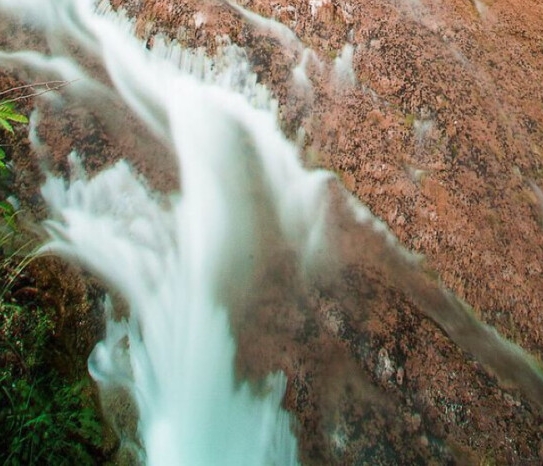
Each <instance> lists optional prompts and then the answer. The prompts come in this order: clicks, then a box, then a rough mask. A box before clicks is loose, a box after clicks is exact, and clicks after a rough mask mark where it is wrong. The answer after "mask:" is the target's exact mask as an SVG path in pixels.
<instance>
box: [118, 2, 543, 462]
mask: <svg viewBox="0 0 543 466" xmlns="http://www.w3.org/2000/svg"><path fill="white" fill-rule="evenodd" d="M113 4H114V5H115V4H116V5H122V6H123V7H124V8H126V9H127V10H128V11H129V12H130V14H131V15H134V17H136V18H137V21H138V23H139V24H141V25H142V26H141V29H142V30H145V31H144V33H145V34H146V35H147V36H148V37H151V39H149V40H150V41H152V36H153V33H155V32H158V31H160V32H162V33H166V34H168V35H169V36H170V37H172V38H177V39H178V40H179V41H180V42H181V43H182V44H184V45H186V46H190V47H197V46H202V47H206V48H207V50H208V51H209V53H211V54H212V53H213V52H214V43H215V41H214V38H215V37H216V36H217V35H222V34H227V35H228V36H229V37H230V38H231V40H232V42H234V43H236V44H238V45H240V46H242V47H245V48H246V51H247V54H248V56H249V59H250V61H251V63H252V64H253V66H254V70H255V71H256V72H257V73H258V76H259V79H260V80H261V82H263V83H265V84H266V85H268V86H269V87H270V88H271V89H272V90H273V93H274V95H275V96H276V97H277V99H278V100H279V102H280V116H281V124H282V126H283V129H284V131H285V132H286V133H287V134H288V135H289V136H290V137H291V138H292V139H295V138H296V131H297V129H298V128H299V127H300V126H302V127H303V128H304V130H305V136H304V139H303V144H302V146H303V153H304V154H305V157H306V161H307V164H308V165H309V166H322V167H326V168H329V169H331V170H334V171H335V172H336V173H338V176H339V177H340V178H341V179H342V180H343V182H344V184H345V185H346V187H347V188H348V189H349V190H350V191H351V192H352V193H354V194H355V195H356V196H357V197H358V198H359V199H361V200H362V201H363V202H364V203H365V204H366V205H368V206H369V207H370V208H371V210H372V211H373V212H374V213H375V214H376V215H378V216H380V217H381V218H382V219H383V220H384V221H386V222H387V223H388V225H389V226H390V228H391V229H392V230H393V232H394V233H395V234H396V235H397V237H398V238H399V239H400V241H401V242H402V244H403V245H405V246H406V247H407V248H409V249H411V250H413V251H416V252H420V253H422V254H424V255H425V256H426V260H427V264H428V267H429V268H430V269H433V270H435V271H437V273H438V274H439V276H440V278H441V280H442V282H443V284H444V286H446V287H447V288H449V289H450V290H452V291H453V292H454V293H455V294H456V295H457V296H459V297H461V298H463V299H464V300H465V301H467V302H469V303H470V304H471V305H472V306H473V307H474V308H475V310H476V313H477V314H478V316H479V317H480V318H481V319H482V320H483V321H485V322H487V323H488V324H490V325H492V326H494V327H495V328H496V329H497V330H498V331H499V332H500V333H501V334H503V335H504V336H506V337H507V338H509V339H510V340H512V341H514V342H516V343H518V344H519V345H521V346H522V347H523V348H525V349H526V350H527V351H528V352H530V353H531V354H533V355H534V356H535V357H536V358H540V357H541V348H542V347H543V341H542V336H541V332H540V326H541V311H542V309H541V302H542V297H543V231H542V204H541V194H540V193H541V191H540V189H541V187H542V185H543V152H542V151H543V105H542V91H543V85H542V82H543V60H542V53H543V48H542V43H543V42H542V40H543V20H542V19H541V18H543V10H542V8H543V7H542V6H541V5H540V4H539V3H538V2H535V1H528V2H505V1H499V0H498V1H492V2H490V1H485V2H483V1H478V0H476V1H475V2H474V3H472V2H463V1H459V0H458V1H456V0H454V1H451V2H438V3H436V2H430V1H421V2H409V1H401V0H399V1H395V2H384V1H372V2H336V1H323V2H309V1H308V2H305V1H299V2H287V1H279V0H278V1H275V2H264V1H258V0H255V1H250V0H249V1H244V2H242V5H243V6H244V7H245V8H247V9H249V10H251V11H253V12H256V13H258V14H260V15H262V16H264V17H266V18H273V19H275V20H276V21H277V22H279V23H281V24H283V25H285V26H287V27H289V28H290V29H292V30H293V31H294V32H295V34H296V36H297V38H298V39H299V42H290V43H289V42H288V40H286V39H285V37H281V36H280V35H276V34H274V33H273V31H271V29H267V30H266V28H263V27H259V26H258V25H255V24H251V23H250V22H249V21H247V20H244V19H243V18H242V17H241V15H240V14H239V13H237V12H236V11H234V10H233V9H232V8H230V7H228V6H226V5H224V4H222V3H218V2H209V3H205V4H202V3H201V2H191V1H186V2H166V1H150V2H145V3H142V2H135V1H126V2H113ZM528 12H530V13H529V14H528ZM149 21H151V26H150V25H149ZM144 25H145V26H144ZM346 43H350V44H352V45H353V47H354V53H353V67H354V75H355V78H356V79H355V83H354V84H350V83H349V80H348V79H343V80H341V79H338V78H337V77H336V78H334V77H333V71H332V68H333V66H334V60H335V59H336V58H338V57H340V56H341V53H342V49H343V47H344V45H345V44H346ZM304 48H310V49H312V50H313V51H314V52H315V55H316V56H317V57H318V61H317V60H314V59H311V58H309V59H308V62H307V63H308V65H307V66H306V72H307V76H308V79H309V80H310V82H311V88H303V87H300V86H299V85H297V84H296V83H295V81H294V79H293V74H292V70H293V68H294V67H295V66H296V65H297V64H298V63H300V62H301V61H302V57H303V54H304V52H303V50H304ZM322 69H324V70H325V71H321V70H322ZM364 247H365V245H364V244H360V248H364ZM361 284H365V285H361ZM341 286H342V287H344V288H346V289H348V291H349V292H350V296H354V298H343V302H342V301H341V300H339V302H338V298H337V296H327V295H326V292H323V290H322V289H320V290H319V291H315V290H313V291H308V292H307V294H305V295H304V296H305V298H304V299H306V300H309V301H312V302H311V304H307V303H306V305H307V308H311V309H318V310H319V311H318V312H316V313H312V314H311V316H310V317H308V316H307V315H306V316H304V315H302V316H300V313H302V314H303V312H302V311H301V310H300V308H302V309H303V308H304V305H300V303H299V302H298V303H297V304H296V305H293V304H292V303H291V305H290V306H289V305H288V304H285V306H286V307H287V308H290V310H288V311H287V310H285V311H284V315H285V316H287V317H284V319H286V320H287V321H288V325H285V327H288V328H289V331H285V329H281V331H279V330H277V332H276V334H275V335H274V334H273V331H270V332H269V336H268V337H267V338H266V337H260V341H259V345H258V348H255V347H254V345H253V344H252V343H253V341H252V336H251V332H250V331H245V332H241V335H240V354H243V356H242V357H241V356H240V358H242V359H243V360H241V361H240V367H241V368H245V369H244V370H245V375H248V374H250V373H251V372H252V373H253V375H259V373H260V372H261V373H264V372H265V371H266V370H269V369H270V368H277V367H281V368H283V369H284V370H286V372H287V373H288V374H289V377H290V378H289V387H288V391H287V396H286V400H285V404H286V406H287V408H288V409H290V410H291V411H292V412H294V413H295V414H296V417H297V423H298V430H299V435H300V445H301V458H302V460H303V462H304V463H306V464H538V463H540V462H541V461H543V458H542V457H541V444H542V443H543V437H542V435H543V433H542V431H541V427H540V426H541V411H540V410H539V409H538V408H537V407H536V406H534V405H532V404H531V403H530V402H529V401H528V400H526V399H525V398H524V397H523V396H521V395H520V394H519V393H518V392H517V391H515V390H514V389H506V388H504V387H501V386H500V385H499V384H498V383H497V380H496V379H495V378H494V377H493V376H492V375H491V374H489V373H488V372H487V371H485V369H484V368H483V367H481V366H480V364H479V363H478V362H477V361H476V360H474V359H473V358H472V356H471V355H470V354H466V353H464V352H463V351H461V350H460V349H458V347H456V345H454V344H453V343H452V342H451V341H450V340H449V339H448V338H447V337H446V335H445V334H444V333H443V331H442V330H441V329H439V328H438V327H437V326H436V325H435V324H434V323H433V322H432V321H430V320H428V319H427V318H425V317H424V316H423V315H422V314H421V313H420V311H419V310H418V309H417V308H416V307H415V306H414V305H413V304H412V300H411V299H410V297H409V296H407V295H405V293H404V292H402V291H401V290H397V289H394V288H391V287H390V285H389V283H387V281H386V279H385V278H384V277H383V276H380V275H379V273H378V272H376V271H375V270H371V269H369V270H368V268H367V267H365V266H364V264H359V265H358V266H357V267H352V268H350V269H347V270H346V271H344V272H343V276H342V277H341ZM361 288H362V289H361ZM277 293H278V294H280V293H284V291H281V287H280V283H279V284H278V290H277ZM349 299H351V301H352V302H345V301H346V300H349ZM288 301H289V300H286V302H288ZM282 302H283V303H285V300H284V299H282ZM259 309H260V308H259ZM294 309H295V310H294ZM281 312H282V311H281V310H280V309H278V308H277V306H268V307H266V306H263V307H262V308H261V310H260V311H259V312H258V315H259V316H260V317H258V318H256V317H255V319H257V320H258V319H260V320H259V321H258V325H255V328H256V327H259V328H262V325H263V321H265V320H266V319H268V320H270V322H271V321H274V322H275V320H274V319H275V318H276V317H277V314H281V315H283V314H282V313H281ZM248 325H249V324H248ZM270 325H271V324H270ZM274 325H275V326H276V324H274ZM274 328H275V327H274ZM256 361H258V362H259V363H258V364H257V363H256ZM259 364H260V365H261V366H262V367H260V368H259V367H257V366H258V365H259ZM244 370H243V369H242V370H241V372H242V373H244Z"/></svg>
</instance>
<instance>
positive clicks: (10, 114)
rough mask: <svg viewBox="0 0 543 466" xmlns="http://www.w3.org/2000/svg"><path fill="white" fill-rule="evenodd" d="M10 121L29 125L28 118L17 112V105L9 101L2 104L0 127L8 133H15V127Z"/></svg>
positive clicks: (0, 106)
mask: <svg viewBox="0 0 543 466" xmlns="http://www.w3.org/2000/svg"><path fill="white" fill-rule="evenodd" d="M10 121H16V122H18V123H28V118H27V117H26V116H24V115H22V114H20V113H19V112H17V110H15V104H14V103H13V102H10V101H9V100H7V101H4V102H0V126H1V127H2V128H4V129H5V130H6V131H8V132H10V133H13V126H12V125H11V123H10Z"/></svg>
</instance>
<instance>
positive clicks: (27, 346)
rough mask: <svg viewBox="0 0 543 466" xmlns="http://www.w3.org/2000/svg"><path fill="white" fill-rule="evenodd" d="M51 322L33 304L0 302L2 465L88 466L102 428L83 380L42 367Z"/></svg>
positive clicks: (44, 312)
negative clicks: (69, 379) (71, 379)
mask: <svg viewBox="0 0 543 466" xmlns="http://www.w3.org/2000/svg"><path fill="white" fill-rule="evenodd" d="M53 330H54V321H53V319H52V316H51V314H50V313H49V312H46V311H44V310H42V309H40V308H39V307H35V306H21V305H19V304H16V303H13V302H6V300H5V299H4V301H3V302H1V303H0V451H2V452H4V453H5V455H6V456H5V457H4V459H3V464H4V465H5V466H8V465H9V466H16V465H23V464H24V465H38V464H40V465H41V464H55V465H64V464H66V465H71V464H78V465H91V464H95V463H96V461H95V452H97V451H99V450H100V446H101V443H102V427H101V424H100V421H99V419H98V417H97V415H96V411H95V409H94V402H93V400H92V397H91V395H90V393H91V391H90V387H89V382H88V380H87V379H84V380H81V381H76V382H74V383H66V382H65V381H64V380H63V378H62V377H60V376H59V375H58V374H57V373H56V372H55V371H54V370H51V368H50V365H48V364H47V361H46V356H47V353H48V348H50V346H51V338H52V333H53Z"/></svg>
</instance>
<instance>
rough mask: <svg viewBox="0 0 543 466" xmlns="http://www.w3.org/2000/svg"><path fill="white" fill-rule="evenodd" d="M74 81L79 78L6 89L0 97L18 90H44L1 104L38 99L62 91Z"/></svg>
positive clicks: (0, 93)
mask: <svg viewBox="0 0 543 466" xmlns="http://www.w3.org/2000/svg"><path fill="white" fill-rule="evenodd" d="M76 81H79V78H78V79H73V80H72V81H44V82H41V83H34V84H26V85H24V86H18V87H13V88H11V89H8V90H6V91H3V92H0V96H1V95H4V94H7V93H9V92H13V91H16V90H20V89H28V88H31V89H33V88H35V87H37V86H45V89H42V90H40V91H36V92H32V93H30V94H25V95H22V96H19V97H15V98H14V99H8V100H4V101H2V102H1V103H3V104H6V103H12V102H17V101H19V100H23V99H30V98H31V97H38V96H40V95H43V94H45V93H47V92H51V91H56V90H58V89H62V88H63V87H65V86H67V85H68V84H72V83H74V82H76Z"/></svg>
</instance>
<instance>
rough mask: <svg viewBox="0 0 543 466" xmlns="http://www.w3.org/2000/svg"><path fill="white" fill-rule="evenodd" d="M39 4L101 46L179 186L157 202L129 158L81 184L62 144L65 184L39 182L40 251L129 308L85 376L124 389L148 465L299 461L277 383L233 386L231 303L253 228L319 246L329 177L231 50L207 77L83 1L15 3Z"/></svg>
mask: <svg viewBox="0 0 543 466" xmlns="http://www.w3.org/2000/svg"><path fill="white" fill-rule="evenodd" d="M7 3H9V2H4V6H6V4H7ZM8 6H9V5H8ZM36 7H38V8H39V10H40V15H41V19H42V20H43V21H44V23H43V24H42V26H43V27H45V28H46V29H49V30H50V31H53V30H54V33H55V35H56V36H57V37H58V36H60V35H63V34H68V35H70V36H72V37H73V38H75V39H77V40H79V41H80V43H81V45H82V46H84V47H86V48H90V49H91V50H93V51H94V52H95V53H98V58H99V59H100V60H101V61H102V62H103V64H104V68H105V69H106V70H107V72H108V74H109V77H110V78H111V79H112V81H113V83H114V92H118V93H119V94H120V95H121V96H122V97H123V99H124V100H126V101H127V102H128V103H129V105H130V106H131V107H132V108H133V109H134V110H135V111H136V112H138V113H139V115H140V117H141V118H143V119H144V120H145V121H146V122H147V124H148V125H149V126H150V127H151V128H152V129H153V130H154V131H155V133H156V134H158V136H159V137H160V138H162V139H163V140H164V141H165V142H166V143H167V144H166V145H167V146H169V147H172V148H173V149H174V152H175V154H176V155H177V157H178V162H179V167H180V168H181V171H180V179H181V187H182V190H181V195H175V196H173V197H170V198H168V199H165V198H164V197H162V198H161V197H160V196H159V195H158V194H153V193H152V192H151V191H150V190H149V189H148V188H147V187H146V185H145V183H144V182H143V181H142V180H141V179H139V178H138V176H137V175H136V174H134V173H133V171H132V170H131V169H130V167H129V165H128V164H126V163H125V162H119V163H117V164H116V165H115V166H113V167H112V168H110V169H107V170H105V171H104V172H102V173H100V174H99V175H98V176H96V177H94V178H92V179H90V180H88V179H86V177H85V175H84V170H83V168H82V167H80V166H79V164H80V162H79V160H78V158H77V156H76V155H75V154H72V156H71V159H70V160H71V164H72V171H73V173H74V175H73V179H72V181H71V182H70V183H69V184H68V185H67V184H66V183H65V182H64V180H63V179H62V178H55V177H53V176H49V177H48V179H47V182H46V183H45V185H44V187H43V189H42V194H43V197H44V198H45V200H46V201H47V203H48V205H49V206H50V208H51V210H52V213H53V218H52V219H51V220H49V221H48V222H46V225H45V226H46V229H47V231H48V232H49V234H50V235H51V238H52V239H51V241H50V242H49V243H48V244H46V245H45V246H44V247H43V248H42V250H43V251H54V252H55V253H57V254H61V255H63V256H65V257H69V258H74V259H76V260H77V261H79V262H80V263H82V264H83V265H84V266H85V267H87V268H89V269H91V270H92V271H94V272H95V273H96V274H98V275H99V276H101V277H102V278H103V279H104V281H105V282H106V283H107V284H109V285H110V286H111V287H112V288H114V289H115V290H117V291H118V292H120V294H121V295H122V296H123V298H124V299H125V300H126V302H127V304H128V306H129V309H130V313H129V317H128V318H127V319H126V320H121V321H116V320H114V319H113V317H112V316H110V319H109V321H108V324H107V334H106V337H105V339H104V340H103V341H102V342H101V343H99V344H98V345H97V347H96V348H95V350H94V352H93V353H92V355H91V358H90V361H89V367H90V371H91V374H92V376H93V377H94V378H95V380H96V381H97V382H98V384H99V385H100V386H101V387H102V388H103V389H107V388H108V386H112V385H120V386H124V387H125V388H126V389H128V391H129V392H130V393H131V394H132V396H133V398H134V399H135V401H136V404H137V408H138V414H139V429H138V430H139V435H140V436H141V441H142V443H143V445H144V447H145V456H146V459H145V461H146V462H147V463H148V464H154V465H168V464H171V465H179V464H187V465H216V464H222V465H236V466H238V465H243V464H246V465H259V464H260V465H268V464H269V465H272V464H273V465H281V466H283V465H289V464H296V463H297V451H296V440H295V437H294V436H293V434H292V431H291V426H290V424H291V421H290V418H289V416H288V415H287V413H286V412H284V411H283V410H282V409H281V400H282V397H283V393H284V390H285V383H286V380H285V377H284V375H283V374H281V373H277V374H274V375H270V376H269V377H268V379H267V381H266V384H267V385H268V389H267V390H266V392H267V394H265V395H262V396H256V395H255V394H254V393H253V392H252V391H251V388H250V387H249V385H248V384H247V383H237V381H236V377H235V370H234V355H235V343H234V339H233V336H232V334H231V330H230V324H229V317H228V313H229V309H228V306H229V304H230V303H233V302H239V301H240V300H242V299H243V298H242V297H243V295H245V294H250V293H251V286H252V276H253V273H254V269H255V268H257V267H258V266H259V261H260V260H262V258H263V256H264V255H265V254H266V245H265V244H262V242H261V238H260V237H259V231H262V230H265V229H266V228H267V226H266V224H267V223H269V222H271V221H272V219H275V221H276V222H277V223H278V225H279V226H278V227H277V233H278V235H279V236H280V238H277V241H285V242H286V243H288V244H289V245H290V246H292V248H293V249H294V250H296V251H298V252H299V256H300V261H301V262H303V263H304V264H305V266H310V262H311V261H312V259H313V256H314V255H315V250H316V248H317V249H318V246H319V245H321V243H322V238H321V235H320V234H321V232H322V229H321V228H320V226H321V223H322V212H323V209H324V208H325V204H324V201H323V199H322V191H323V187H324V186H325V183H326V180H327V179H329V177H330V175H329V174H326V173H324V172H315V173H308V172H305V171H303V169H302V168H301V166H300V164H299V162H298V161H297V158H296V151H295V149H294V148H293V146H292V145H291V144H290V143H288V142H287V141H286V140H285V138H284V137H283V136H282V134H281V133H280V131H279V130H278V127H277V123H276V119H275V114H274V111H273V108H274V105H273V102H272V101H271V100H270V99H269V97H268V96H267V95H266V93H265V92H263V91H262V90H261V88H260V87H259V86H256V84H254V83H255V80H254V78H252V75H251V74H250V73H248V71H247V72H245V73H242V74H241V75H240V73H239V63H240V62H239V60H238V61H237V63H231V64H230V65H229V66H224V70H223V71H222V72H217V71H216V68H214V69H212V68H211V67H210V66H209V64H208V63H207V64H206V61H205V60H207V59H205V58H204V57H200V60H201V61H200V63H203V65H201V66H193V65H191V66H184V67H183V69H182V70H179V69H177V68H176V67H174V66H172V64H171V62H168V61H163V60H160V59H156V58H154V57H152V56H151V55H150V54H149V53H148V52H147V51H145V50H144V49H143V48H142V47H141V46H140V45H139V44H138V43H137V42H136V41H135V40H134V39H132V38H130V37H129V36H128V35H126V34H124V33H122V31H121V30H119V29H118V28H116V27H115V25H114V24H113V23H112V22H110V21H109V20H108V19H105V18H104V17H100V16H97V15H95V14H94V13H93V12H92V9H91V5H90V3H88V2H77V1H63V2H58V1H57V0H55V1H50V2H45V4H42V3H41V2H40V4H39V6H38V5H37V3H36V2H24V3H18V4H17V6H16V9H17V10H18V11H20V10H24V12H25V13H31V14H34V13H35V12H36V11H37V8H36ZM197 58H198V57H196V59H197ZM15 59H20V60H22V61H24V62H26V64H27V65H29V66H31V67H34V68H38V69H42V70H43V69H47V70H53V71H56V72H58V73H59V74H62V75H63V77H65V78H69V79H79V80H80V81H81V82H79V83H78V84H77V85H80V86H82V88H81V90H77V91H76V92H78V93H80V94H81V93H85V92H88V90H89V89H94V90H98V92H104V91H103V90H102V85H101V84H99V83H98V82H94V81H93V80H92V79H91V78H90V77H89V76H88V75H87V74H85V72H84V71H82V70H81V68H77V67H76V64H75V63H74V62H73V61H71V60H69V59H68V58H62V57H58V58H54V59H53V60H50V59H49V58H47V57H45V56H42V55H32V54H26V55H25V53H24V52H23V53H22V54H21V55H19V56H16V57H15ZM202 60H203V62H202ZM185 61H187V60H185ZM208 61H209V60H208ZM189 62H190V60H189ZM189 64H190V63H189ZM236 65H237V66H236ZM195 70H196V71H195ZM191 72H192V74H198V75H199V78H200V79H195V78H194V77H192V76H191ZM236 72H237V73H236ZM251 82H252V83H253V84H250V83H251ZM248 83H249V84H248ZM258 107H264V108H266V109H265V110H259V109H258ZM302 192H303V193H304V195H303V196H300V195H299V194H300V193H302ZM232 296H234V298H232Z"/></svg>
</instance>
